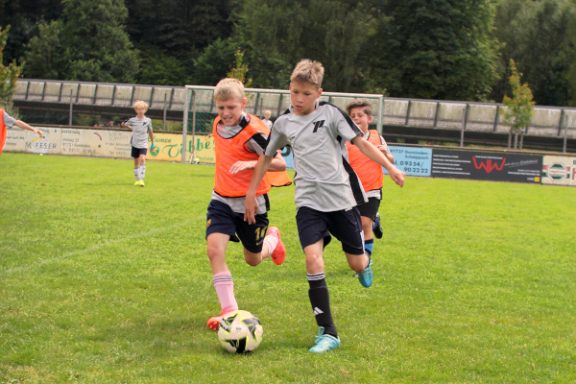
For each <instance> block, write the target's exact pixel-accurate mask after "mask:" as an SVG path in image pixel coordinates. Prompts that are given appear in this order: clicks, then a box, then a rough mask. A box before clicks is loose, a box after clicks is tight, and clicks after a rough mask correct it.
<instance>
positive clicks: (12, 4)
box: [0, 0, 62, 61]
mask: <svg viewBox="0 0 576 384" xmlns="http://www.w3.org/2000/svg"><path fill="white" fill-rule="evenodd" d="M61 14H62V2H61V0H0V25H10V26H11V28H10V36H8V43H7V44H6V48H5V50H4V59H5V60H8V61H12V60H18V59H22V57H23V55H24V49H23V48H24V47H25V46H26V45H27V44H28V42H29V40H30V38H32V37H33V36H35V35H36V34H37V33H38V25H39V24H41V23H42V22H49V21H51V20H55V19H57V18H59V17H60V16H61Z"/></svg>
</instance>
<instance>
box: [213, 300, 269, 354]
mask: <svg viewBox="0 0 576 384" xmlns="http://www.w3.org/2000/svg"><path fill="white" fill-rule="evenodd" d="M263 333H264V329H263V328H262V325H260V320H258V318H257V317H256V316H254V315H253V314H251V313H250V312H248V311H241V310H239V311H234V312H230V313H227V314H226V315H224V317H223V318H222V320H220V325H219V326H218V340H219V341H220V344H221V345H222V347H223V348H224V349H225V350H227V351H228V352H230V353H247V352H252V351H253V350H255V349H256V348H258V346H259V345H260V342H261V341H262V334H263Z"/></svg>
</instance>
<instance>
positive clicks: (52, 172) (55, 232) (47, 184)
mask: <svg viewBox="0 0 576 384" xmlns="http://www.w3.org/2000/svg"><path fill="white" fill-rule="evenodd" d="M147 168H148V177H147V186H146V188H144V189H141V188H136V187H133V186H132V178H131V174H132V171H131V162H130V161H120V160H106V159H88V158H75V157H53V156H44V157H39V156H33V155H22V154H10V153H5V154H3V155H2V157H0V383H3V384H4V383H6V384H7V383H11V384H14V383H99V384H101V383H222V382H233V383H286V382H293V383H335V382H343V383H344V382H345V383H363V382H374V383H384V382H385V383H573V382H576V352H575V350H576V348H575V345H576V299H575V292H576V259H575V253H576V240H575V235H576V189H573V188H572V189H570V188H559V187H543V186H538V185H521V184H505V183H489V182H476V181H453V180H441V179H416V178H409V179H408V180H407V184H406V187H405V188H404V189H399V188H396V187H395V186H393V185H392V183H391V182H390V181H389V180H386V185H385V188H384V196H385V197H384V202H383V204H382V206H381V209H380V212H381V215H382V217H383V222H384V227H385V228H384V230H385V235H384V239H383V240H381V241H376V245H375V257H374V260H375V266H374V269H375V284H374V286H373V287H372V288H371V289H364V288H362V287H361V286H360V285H359V283H358V281H357V280H356V279H355V278H353V277H352V272H351V271H350V270H349V269H348V268H347V266H346V261H345V258H344V256H343V255H342V253H341V251H340V248H339V246H338V245H337V244H336V243H333V244H331V245H330V246H329V247H328V248H327V252H326V260H327V276H328V284H329V287H330V292H331V299H332V305H333V312H334V317H335V321H336V324H337V326H338V329H339V333H340V336H341V339H342V348H341V349H340V350H338V351H335V352H333V353H329V354H325V355H320V356H316V355H311V354H309V353H308V352H307V348H308V347H309V346H310V344H311V342H312V340H313V336H314V333H315V323H314V320H313V317H312V314H311V310H310V308H309V302H308V297H307V283H306V278H305V268H304V258H303V255H302V252H301V250H300V248H299V245H298V239H297V232H296V227H295V220H294V216H295V211H294V204H293V191H292V188H291V187H290V188H282V189H276V190H274V191H273V192H272V193H271V200H272V209H273V210H272V211H271V212H270V218H271V222H272V223H273V224H276V225H279V226H280V227H281V229H282V230H283V238H284V240H285V242H286V245H287V250H288V252H289V255H288V258H287V261H286V263H285V264H284V265H283V266H280V267H277V266H274V265H273V264H272V263H271V262H266V263H264V264H262V265H260V266H258V267H256V268H253V267H249V266H248V265H246V264H245V263H244V262H243V260H242V257H241V249H240V247H239V246H238V245H236V244H232V245H230V247H229V252H228V261H229V265H230V268H231V271H232V273H233V276H234V279H235V284H236V292H237V299H238V302H239V304H240V306H241V308H243V309H246V310H249V311H252V312H254V313H255V314H257V315H258V316H259V317H260V319H261V321H262V323H263V326H264V333H265V334H264V341H263V343H262V345H261V346H260V348H259V349H258V350H257V351H256V352H255V353H253V354H252V355H247V356H236V355H230V354H228V353H226V352H224V351H223V349H221V348H220V346H219V345H218V342H217V339H216V335H215V334H214V333H212V332H210V331H208V330H207V329H206V328H205V321H206V319H207V318H208V317H209V316H210V315H213V314H214V313H216V312H217V310H218V306H217V301H216V296H215V293H214V291H213V288H212V285H211V274H210V271H209V265H208V261H207V257H206V254H205V242H204V227H205V209H206V206H207V204H208V200H209V196H210V190H211V187H212V177H213V168H212V167H208V166H184V165H180V164H169V163H160V162H155V163H154V162H149V163H148V167H147Z"/></svg>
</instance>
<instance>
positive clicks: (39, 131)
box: [34, 129, 44, 139]
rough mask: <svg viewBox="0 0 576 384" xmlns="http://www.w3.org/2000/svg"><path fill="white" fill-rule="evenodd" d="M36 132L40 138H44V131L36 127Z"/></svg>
mask: <svg viewBox="0 0 576 384" xmlns="http://www.w3.org/2000/svg"><path fill="white" fill-rule="evenodd" d="M34 133H35V134H37V135H38V137H39V138H41V139H43V138H44V132H42V131H41V130H39V129H36V131H34Z"/></svg>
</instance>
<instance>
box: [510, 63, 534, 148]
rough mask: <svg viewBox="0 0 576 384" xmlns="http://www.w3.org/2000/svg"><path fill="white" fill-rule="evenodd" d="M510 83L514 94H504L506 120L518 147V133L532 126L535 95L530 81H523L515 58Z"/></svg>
mask: <svg viewBox="0 0 576 384" xmlns="http://www.w3.org/2000/svg"><path fill="white" fill-rule="evenodd" d="M508 83H509V84H510V88H511V90H512V96H511V97H510V96H504V99H503V101H502V102H503V103H504V105H505V106H506V108H505V109H504V120H505V121H506V122H507V123H508V124H510V133H511V134H513V135H514V137H515V140H514V148H516V147H517V143H518V135H519V134H523V132H524V131H525V129H526V128H528V127H529V126H530V121H531V120H532V116H533V115H534V97H533V95H532V90H531V89H530V86H529V85H528V83H522V74H521V73H520V72H519V71H518V68H517V67H516V63H515V62H514V60H510V77H509V78H508Z"/></svg>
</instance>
